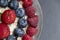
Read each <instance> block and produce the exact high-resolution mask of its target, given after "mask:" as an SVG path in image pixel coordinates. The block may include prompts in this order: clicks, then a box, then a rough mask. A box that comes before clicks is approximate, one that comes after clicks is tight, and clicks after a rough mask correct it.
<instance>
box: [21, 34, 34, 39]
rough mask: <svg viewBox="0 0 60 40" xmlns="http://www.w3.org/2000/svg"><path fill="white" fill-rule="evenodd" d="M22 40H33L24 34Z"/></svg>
mask: <svg viewBox="0 0 60 40" xmlns="http://www.w3.org/2000/svg"><path fill="white" fill-rule="evenodd" d="M22 40H33V39H32V37H30V36H29V35H27V34H25V35H24V36H23V37H22Z"/></svg>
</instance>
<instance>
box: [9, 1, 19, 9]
mask: <svg viewBox="0 0 60 40" xmlns="http://www.w3.org/2000/svg"><path fill="white" fill-rule="evenodd" d="M18 6H19V3H18V1H17V0H11V1H10V2H9V5H8V7H10V8H11V9H14V10H16V9H17V8H18Z"/></svg>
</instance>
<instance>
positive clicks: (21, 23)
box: [18, 18, 27, 28]
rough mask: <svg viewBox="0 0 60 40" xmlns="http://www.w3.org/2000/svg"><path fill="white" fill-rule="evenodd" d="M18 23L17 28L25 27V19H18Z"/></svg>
mask: <svg viewBox="0 0 60 40" xmlns="http://www.w3.org/2000/svg"><path fill="white" fill-rule="evenodd" d="M18 25H19V28H25V27H26V26H27V20H26V19H24V18H21V19H19V22H18Z"/></svg>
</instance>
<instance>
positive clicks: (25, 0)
mask: <svg viewBox="0 0 60 40" xmlns="http://www.w3.org/2000/svg"><path fill="white" fill-rule="evenodd" d="M22 1H23V7H24V8H27V7H29V6H31V5H32V4H33V1H32V0H22Z"/></svg>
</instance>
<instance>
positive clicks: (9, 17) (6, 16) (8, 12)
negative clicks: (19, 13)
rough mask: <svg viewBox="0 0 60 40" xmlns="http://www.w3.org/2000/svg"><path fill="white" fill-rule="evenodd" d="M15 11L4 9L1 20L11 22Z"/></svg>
mask: <svg viewBox="0 0 60 40" xmlns="http://www.w3.org/2000/svg"><path fill="white" fill-rule="evenodd" d="M15 18H16V13H15V11H14V10H6V11H4V12H3V14H2V21H3V22H4V23H6V24H11V23H13V22H14V21H15Z"/></svg>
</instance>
